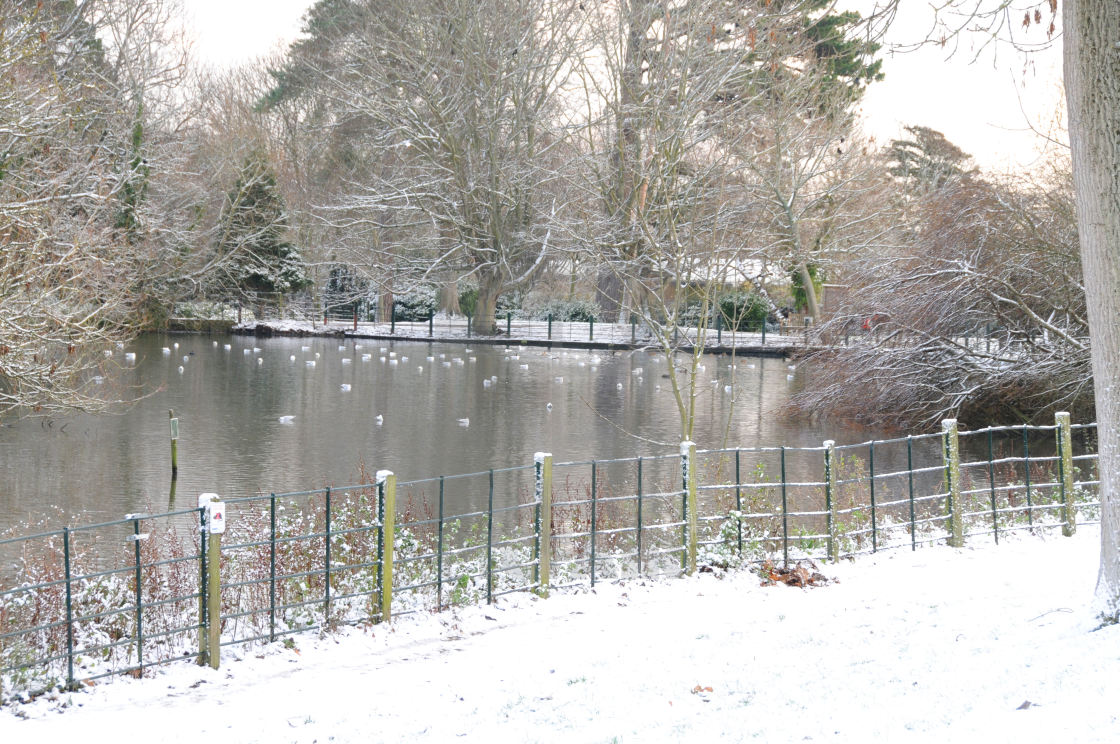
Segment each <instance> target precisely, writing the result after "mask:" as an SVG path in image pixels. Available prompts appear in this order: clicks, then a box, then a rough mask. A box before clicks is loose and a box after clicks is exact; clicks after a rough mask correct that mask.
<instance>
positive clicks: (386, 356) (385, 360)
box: [94, 341, 796, 427]
mask: <svg viewBox="0 0 1120 744" xmlns="http://www.w3.org/2000/svg"><path fill="white" fill-rule="evenodd" d="M212 343H213V346H214V348H218V346H219V342H217V341H213V342H212ZM221 348H222V349H223V351H225V352H230V353H232V351H233V344H230V343H227V344H221ZM118 349H123V346H122V345H120V344H118ZM364 349H365V346H364V345H363V344H362V343H360V342H359V343H354V344H352V345H350V346H348V345H345V344H339V346H338V353H339V354H340V355H343V356H340V357H338V361H339V363H340V364H342V365H343V366H347V365H352V364H353V363H354V359H355V357H356V358H357V359H358V360H359V361H360V362H361V363H372V362H373V359H374V357H375V356H376V357H377V359H378V361H379V362H380V363H381V364H385V365H388V366H391V367H396V366H399V365H402V364H407V363H408V361H409V358H408V357H407V356H405V355H403V354H398V353H397V352H395V351H391V350H389V348H388V347H385V346H380V347H377V351H376V352H374V351H373V350H372V347H371V350H370V351H365V350H364ZM161 351H162V353H163V356H164V357H168V358H170V357H172V356H176V355H178V352H179V343H178V342H175V343H173V344H172V345H171V346H164V347H163V348H162V349H161ZM262 351H263V349H261V348H260V347H259V346H253V347H244V348H243V349H242V354H243V355H244V356H246V357H250V358H251V359H255V363H256V364H257V365H258V366H263V365H264V362H265V360H264V357H262V356H261V352H262ZM300 353H301V354H302V355H303V356H302V357H297V355H295V354H290V355H289V356H288V362H289V363H290V364H296V363H298V362H301V361H302V362H303V365H304V366H305V367H306V368H308V369H313V368H315V367H316V366H317V364H318V362H319V361H321V360H322V353H321V352H318V351H312V349H311V347H310V346H301V347H300ZM472 353H473V352H472V349H470V348H464V349H463V355H464V356H462V357H460V356H453V355H451V356H450V358H449V355H448V354H446V353H440V354H430V355H427V357H426V361H427V362H428V363H429V364H430V365H435V364H436V363H438V364H439V365H440V366H441V367H445V368H449V369H450V368H454V367H465V366H466V365H467V364H475V363H477V362H478V357H476V356H473V355H472ZM348 354H352V355H353V356H346V355H348ZM112 355H113V352H112V350H106V351H105V356H106V357H111V356H112ZM193 355H194V352H190V353H189V354H183V355H182V357H181V361H182V363H181V364H179V366H178V373H179V374H180V375H183V374H185V373H186V371H187V366H188V364H189V362H190V359H191V357H192V356H193ZM523 356H524V357H525V358H526V360H527V361H521V359H522V357H523ZM567 356H569V352H567V351H561V352H560V353H559V354H557V353H556V352H555V351H554V350H551V349H548V350H543V351H532V352H530V351H528V350H527V349H524V348H515V347H510V346H507V347H505V348H504V359H505V361H506V362H511V363H517V368H518V369H519V370H520V371H522V372H528V371H529V369H530V365H529V363H528V362H529V361H531V360H532V357H540V358H543V359H547V360H551V361H558V360H561V359H562V358H563V357H567ZM571 356H583V355H582V354H581V353H579V352H572V353H571ZM464 357H465V358H464ZM124 360H125V363H126V364H135V363H136V352H133V351H127V352H124ZM653 361H654V363H660V362H663V361H664V360H662V359H660V358H658V357H654V358H653ZM601 362H602V357H601V356H599V355H598V354H596V353H590V354H588V356H587V358H586V359H580V360H579V361H578V362H577V363H576V364H577V366H578V367H590V371H591V372H596V371H598V369H599V365H600V363H601ZM756 366H757V365H756V364H755V363H753V362H752V363H748V364H747V365H746V368H747V369H750V370H753V369H756ZM424 369H425V367H424V365H423V364H417V365H416V372H417V374H423V373H424ZM729 369H730V370H731V372H732V373H733V374H732V382H731V384H723V392H724V393H725V394H728V395H731V394H733V393H734V391H735V387H734V371H735V370H737V369H738V365H737V364H734V363H733V364H731V365H729ZM788 369H789V374H788V375H787V376H786V379H787V380H789V381H792V380H793V379H794V374H793V373H794V371H795V370H796V365H793V364H790V365H788ZM705 370H706V367H705V365H704V364H700V365H699V366H698V370H697V371H699V372H704V371H705ZM631 374H632V376H633V377H634V379H635V383H636V384H638V385H641V384H643V382H644V375H645V370H644V369H643V368H642V367H636V368H635V369H633V370H632V372H631ZM662 377H668V375H662ZM94 382H100V378H95V380H94ZM553 382H554V383H555V384H556V385H563V384H564V377H563V376H561V375H557V376H555V377H554V378H553ZM497 384H498V376H497V375H491V376H490V377H486V378H483V380H482V387H483V388H484V389H487V390H489V389H491V388H493V387H494V386H495V385H497ZM720 384H721V381H720V380H719V379H712V380H711V385H712V387H713V388H717V387H718V386H719V385H720ZM615 387H616V389H618V390H623V389H624V385H623V384H622V383H621V382H619V383H617V384H616V386H615ZM654 387H655V390H656V391H660V390H661V385H660V384H657V385H655V386H654ZM352 390H353V385H352V384H351V383H349V382H343V383H341V384H340V385H339V392H341V393H349V392H351V391H352ZM552 408H553V406H552V403H551V402H548V403H546V404H545V410H546V411H549V412H551V411H552ZM295 419H296V417H295V416H293V415H283V416H280V417H279V419H278V421H279V423H281V424H294V423H295ZM374 422H375V423H376V424H377V426H382V425H383V424H384V423H385V417H384V416H383V415H382V414H378V415H377V416H376V417H375V418H374ZM457 423H458V424H459V426H462V427H469V426H470V423H471V422H470V419H469V418H460V419H457Z"/></svg>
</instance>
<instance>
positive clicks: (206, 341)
mask: <svg viewBox="0 0 1120 744" xmlns="http://www.w3.org/2000/svg"><path fill="white" fill-rule="evenodd" d="M176 343H177V344H178V348H175V347H174V344H176ZM227 345H228V349H227V348H226V346H227ZM340 345H341V346H342V348H341V349H340ZM164 347H167V348H168V349H169V353H164V352H163V351H162V349H163V348H164ZM468 349H469V351H468ZM128 351H133V352H136V354H137V361H136V363H135V365H134V366H131V367H129V368H127V370H126V372H125V378H124V380H123V382H124V384H126V385H129V386H135V387H134V388H132V389H139V390H143V391H145V392H147V393H150V394H149V395H148V396H147V397H145V398H143V399H142V400H140V401H139V402H137V403H136V404H134V405H132V406H131V407H129V408H127V409H126V410H125V411H123V412H122V413H120V414H119V415H112V416H96V417H95V416H85V415H83V416H74V417H71V418H69V419H65V420H55V421H53V422H49V423H47V422H42V421H38V420H28V421H21V422H18V423H16V424H15V425H13V426H5V427H3V428H0V529H4V528H7V527H9V526H13V525H29V524H33V523H35V522H37V521H40V520H45V521H46V522H47V524H48V526H50V527H57V526H60V525H62V524H64V523H66V522H69V523H72V524H80V523H85V522H88V521H92V520H101V519H115V518H118V517H120V516H121V515H123V514H125V513H130V512H149V511H163V510H166V509H168V508H169V507H170V506H171V504H172V502H173V501H174V499H175V493H176V492H177V493H178V503H177V504H175V506H176V507H178V508H182V507H183V506H184V505H185V504H189V503H192V502H193V501H194V499H195V497H196V496H197V494H198V493H199V492H202V491H213V492H217V493H221V494H222V495H224V496H226V497H236V496H243V495H251V494H256V493H268V492H282V491H293V490H304V489H311V488H318V487H322V486H325V485H343V484H349V483H354V482H357V481H358V480H359V478H360V475H359V473H360V470H361V468H362V467H363V466H364V467H365V468H366V469H367V470H368V471H369V472H371V473H372V472H373V471H375V470H377V469H382V468H387V469H390V470H393V471H395V472H396V473H397V474H398V476H399V477H400V478H401V479H402V480H412V479H417V478H425V477H430V476H436V475H440V474H454V473H463V472H472V471H479V470H485V469H487V468H490V467H497V468H501V467H511V466H517V465H527V464H530V463H531V462H532V457H533V453H534V452H536V451H550V452H552V453H554V455H555V457H556V459H557V460H558V461H562V460H587V459H593V458H597V459H606V458H618V457H629V456H634V455H638V454H644V455H650V454H664V453H667V452H675V451H676V449H677V444H676V442H677V439H678V436H679V434H678V432H679V426H680V425H679V418H678V415H677V409H676V406H675V404H674V402H673V397H672V393H671V390H670V385H669V380H668V379H667V378H666V377H664V375H665V374H666V373H667V370H666V365H665V362H664V360H663V359H661V358H660V357H659V356H658V355H656V354H647V353H644V352H614V353H612V352H604V351H594V352H591V351H581V350H561V349H551V350H550V349H540V348H524V347H520V348H519V347H513V348H511V350H509V351H506V349H505V347H502V346H484V345H477V346H473V347H464V346H463V345H450V344H428V343H422V342H407V343H401V342H397V343H387V342H377V341H368V340H365V341H362V340H358V341H357V342H355V341H353V340H346V341H345V342H343V341H341V340H340V339H337V338H331V339H303V338H269V339H258V338H252V337H231V338H226V337H222V338H208V337H206V336H174V337H163V336H158V335H151V336H146V337H144V338H142V339H140V340H139V341H138V342H137V343H136V344H135V345H134V346H133V347H131V348H129V349H128ZM310 362H314V366H311V365H310V364H309V363H310ZM704 364H705V370H704V371H703V373H702V378H703V379H702V385H703V390H704V393H703V395H702V397H701V399H700V400H699V402H698V407H697V419H696V430H695V435H694V439H695V440H696V441H697V443H698V444H699V445H700V447H702V448H710V447H718V446H721V445H723V444H724V442H726V443H728V444H729V445H730V446H735V445H739V446H758V445H778V444H784V445H788V446H817V445H819V444H820V443H821V441H822V440H823V439H826V438H833V439H836V440H838V441H840V442H844V441H862V440H865V439H868V438H871V434H870V433H869V432H867V431H866V430H864V429H857V428H854V427H853V428H849V429H840V428H838V427H837V426H835V425H830V426H829V427H827V430H826V429H825V428H823V427H818V426H816V425H805V424H803V423H801V424H791V423H789V422H787V421H785V420H783V418H782V417H781V416H780V415H778V413H777V411H778V409H779V408H780V406H781V404H782V403H783V402H784V400H785V399H786V396H787V394H788V390H789V387H790V385H791V383H790V381H789V380H788V379H787V376H788V369H787V366H786V363H785V362H783V361H782V360H781V359H774V358H748V359H742V358H740V359H737V360H735V367H734V368H733V367H732V360H731V359H730V358H728V357H723V358H717V357H709V358H706V359H705V362H704ZM180 367H182V372H180V371H179V368H180ZM639 370H640V372H639ZM344 386H349V387H348V389H345V388H344ZM728 386H730V387H728ZM549 403H551V407H549V406H548V405H547V404H549ZM169 409H174V411H175V414H176V416H177V417H178V418H179V422H180V437H179V441H178V457H179V477H178V481H177V482H176V484H175V488H174V489H173V490H171V491H170V492H169V489H168V484H169V483H170V471H171V462H170V449H169V432H168V416H167V412H168V410H169ZM462 419H467V420H469V424H467V425H462V424H461V420H462ZM631 435H638V436H639V437H640V438H636V437H635V436H631Z"/></svg>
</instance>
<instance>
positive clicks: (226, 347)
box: [222, 344, 233, 351]
mask: <svg viewBox="0 0 1120 744" xmlns="http://www.w3.org/2000/svg"><path fill="white" fill-rule="evenodd" d="M232 348H233V345H232V344H224V345H223V346H222V349H223V350H225V351H229V350H230V349H232Z"/></svg>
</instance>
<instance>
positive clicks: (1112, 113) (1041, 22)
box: [875, 0, 1120, 622]
mask: <svg viewBox="0 0 1120 744" xmlns="http://www.w3.org/2000/svg"><path fill="white" fill-rule="evenodd" d="M898 2H899V0H886V1H884V2H882V3H879V4H878V6H879V7H878V8H877V10H878V12H877V13H876V14H875V17H876V18H877V19H881V20H886V21H889V20H890V19H891V17H892V16H893V14H894V12H895V10H897V7H898ZM1059 5H1060V7H1059ZM939 8H940V10H941V12H940V14H939V15H938V20H937V25H935V28H934V33H933V34H932V35H931V36H930V37H929V38H927V39H926V41H928V42H934V43H945V42H946V41H948V40H954V39H956V38H958V34H959V32H960V31H962V30H964V29H976V28H979V29H980V30H981V32H982V34H983V38H985V39H987V40H989V41H992V42H994V41H998V40H1010V41H1011V42H1012V43H1014V44H1016V45H1017V46H1019V47H1020V48H1025V49H1028V50H1029V49H1031V48H1033V47H1036V46H1037V45H1039V44H1048V43H1050V42H1051V40H1052V39H1053V38H1054V37H1055V35H1056V33H1057V30H1058V20H1059V12H1060V14H1061V25H1062V34H1061V39H1062V45H1063V70H1064V76H1065V89H1066V102H1067V107H1068V120H1069V138H1070V149H1071V156H1072V166H1073V185H1074V197H1075V203H1076V208H1077V226H1078V237H1079V243H1080V255H1081V264H1082V269H1083V274H1084V284H1085V294H1086V305H1087V308H1088V324H1089V334H1090V338H1091V348H1092V350H1091V359H1092V369H1093V389H1094V394H1095V395H1094V397H1095V403H1096V412H1097V427H1098V451H1099V457H1100V460H1099V466H1100V482H1101V485H1100V496H1101V505H1102V506H1101V565H1100V572H1099V575H1098V580H1097V591H1096V597H1097V602H1098V604H1099V609H1100V613H1101V616H1102V618H1104V619H1105V620H1107V621H1109V622H1118V621H1120V371H1118V370H1120V365H1118V364H1117V360H1120V328H1118V326H1117V323H1116V318H1117V317H1118V316H1120V290H1118V288H1120V249H1118V248H1117V246H1120V199H1118V198H1117V196H1116V195H1117V194H1118V193H1120V137H1117V135H1116V133H1117V125H1116V116H1117V113H1116V112H1117V111H1120V66H1118V65H1117V63H1116V59H1117V58H1116V39H1115V29H1116V28H1118V27H1120V5H1118V4H1117V3H1115V2H1113V0H1064V2H1062V3H1060V4H1059V2H1058V0H1044V1H1040V2H1026V3H1024V4H1022V5H1020V4H1013V3H1007V2H994V1H993V2H991V3H983V2H979V3H978V2H974V1H973V0H968V1H967V2H966V1H965V0H950V1H949V2H946V3H943V4H942V5H941V6H939ZM1032 29H1034V30H1035V33H1034V35H1030V32H1031V31H1032ZM1039 29H1041V30H1043V31H1044V33H1045V38H1040V37H1041V36H1042V35H1041V34H1039V33H1037V32H1038V30H1039Z"/></svg>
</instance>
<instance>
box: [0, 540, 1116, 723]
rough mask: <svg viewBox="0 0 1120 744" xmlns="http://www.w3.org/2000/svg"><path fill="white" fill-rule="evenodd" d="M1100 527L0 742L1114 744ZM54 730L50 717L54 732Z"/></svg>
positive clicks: (396, 632) (590, 612)
mask: <svg viewBox="0 0 1120 744" xmlns="http://www.w3.org/2000/svg"><path fill="white" fill-rule="evenodd" d="M1098 550H1099V530H1098V529H1097V528H1095V527H1090V528H1083V529H1082V530H1081V531H1080V532H1079V533H1078V535H1076V536H1075V537H1072V538H1063V537H1060V536H1057V535H1055V536H1052V537H1047V538H1040V537H1033V536H1028V535H1026V534H1018V535H1016V536H1015V537H1013V538H1009V539H1008V540H1005V541H1004V542H1003V544H1001V545H999V546H998V547H996V546H994V545H992V544H990V543H988V544H982V545H979V544H978V545H977V546H975V547H970V548H966V549H960V550H955V549H950V548H944V547H936V548H927V549H921V550H918V551H917V552H910V551H892V552H889V553H883V554H878V555H875V556H869V557H863V558H860V559H859V560H856V561H844V562H841V563H840V564H838V565H835V566H832V565H828V566H823V567H822V570H823V572H824V573H825V574H826V575H828V576H829V577H831V578H832V579H833V581H832V582H831V583H829V584H827V585H825V586H821V587H815V588H809V589H795V588H791V587H787V586H781V585H779V586H769V587H763V586H760V582H759V579H758V577H757V576H755V575H753V574H751V573H749V572H747V571H734V572H729V573H725V574H720V573H711V574H701V575H698V576H696V577H693V578H686V579H674V580H665V581H651V580H648V579H639V580H629V581H624V582H621V583H615V584H605V585H600V586H599V587H597V589H596V590H595V591H594V592H590V591H586V590H581V591H573V592H567V593H557V594H555V595H554V596H553V597H552V598H550V599H547V600H542V599H538V598H535V597H533V596H532V595H529V594H515V595H510V596H508V597H502V598H500V599H499V600H498V601H497V603H496V604H495V605H493V606H490V607H461V608H456V609H454V610H452V611H449V612H443V613H436V614H432V613H419V614H416V615H413V616H410V617H406V618H401V619H399V620H396V621H394V622H393V623H392V624H391V625H381V626H370V627H359V628H348V629H343V630H341V631H339V632H338V633H335V634H331V635H325V636H321V635H319V634H301V635H297V636H292V637H291V638H290V642H289V643H288V644H287V645H285V644H284V643H276V644H271V645H269V646H267V647H265V648H249V647H245V648H242V649H240V650H233V654H235V655H236V656H237V657H238V658H236V660H227V661H225V662H224V664H223V668H222V669H221V670H219V671H213V670H210V669H207V668H200V667H197V666H194V665H191V664H186V663H182V664H174V665H170V666H166V667H162V668H160V669H159V670H157V671H156V672H155V674H154V676H152V677H150V678H145V679H142V680H132V679H127V678H117V679H113V680H112V681H111V682H109V683H106V684H99V685H97V686H96V687H92V688H89V689H86V690H83V691H81V692H76V693H54V694H52V695H50V696H45V697H43V698H40V699H38V700H36V701H35V702H33V703H30V704H25V705H21V706H9V707H6V708H4V709H0V741H36V740H38V741H78V740H80V741H85V742H101V741H105V742H108V741H117V740H119V739H120V738H121V737H122V736H125V735H126V732H128V731H143V732H146V735H157V736H159V738H160V740H161V741H166V742H180V741H182V742H187V741H191V742H193V741H198V740H206V741H208V742H222V743H224V742H231V743H232V742H239V743H240V742H270V743H271V742H279V741H283V742H308V743H310V742H329V741H333V742H380V741H385V742H396V741H432V742H437V741H451V740H456V741H485V742H493V741H581V742H582V741H589V742H595V741H602V742H611V741H621V742H627V741H633V742H637V741H643V742H644V741H703V740H712V741H792V740H821V739H828V740H832V741H861V742H862V741H868V740H875V739H881V740H884V741H892V742H894V741H935V740H936V741H946V740H950V741H952V740H956V741H978V740H984V741H986V742H1003V741H1007V742H1013V741H1014V742H1021V741H1032V742H1035V741H1058V740H1061V741H1072V742H1095V741H1113V740H1116V737H1117V736H1120V716H1118V713H1120V711H1118V709H1117V707H1116V705H1115V700H1116V696H1117V693H1118V692H1120V682H1117V679H1116V675H1115V669H1116V665H1117V663H1118V661H1120V651H1118V650H1117V649H1118V648H1120V627H1118V626H1110V627H1105V628H1103V629H1100V630H1096V622H1095V620H1094V617H1093V615H1092V612H1091V610H1090V607H1091V599H1092V590H1093V584H1094V577H1095V573H1096V566H1097V561H1098ZM60 713H61V715H60Z"/></svg>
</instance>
